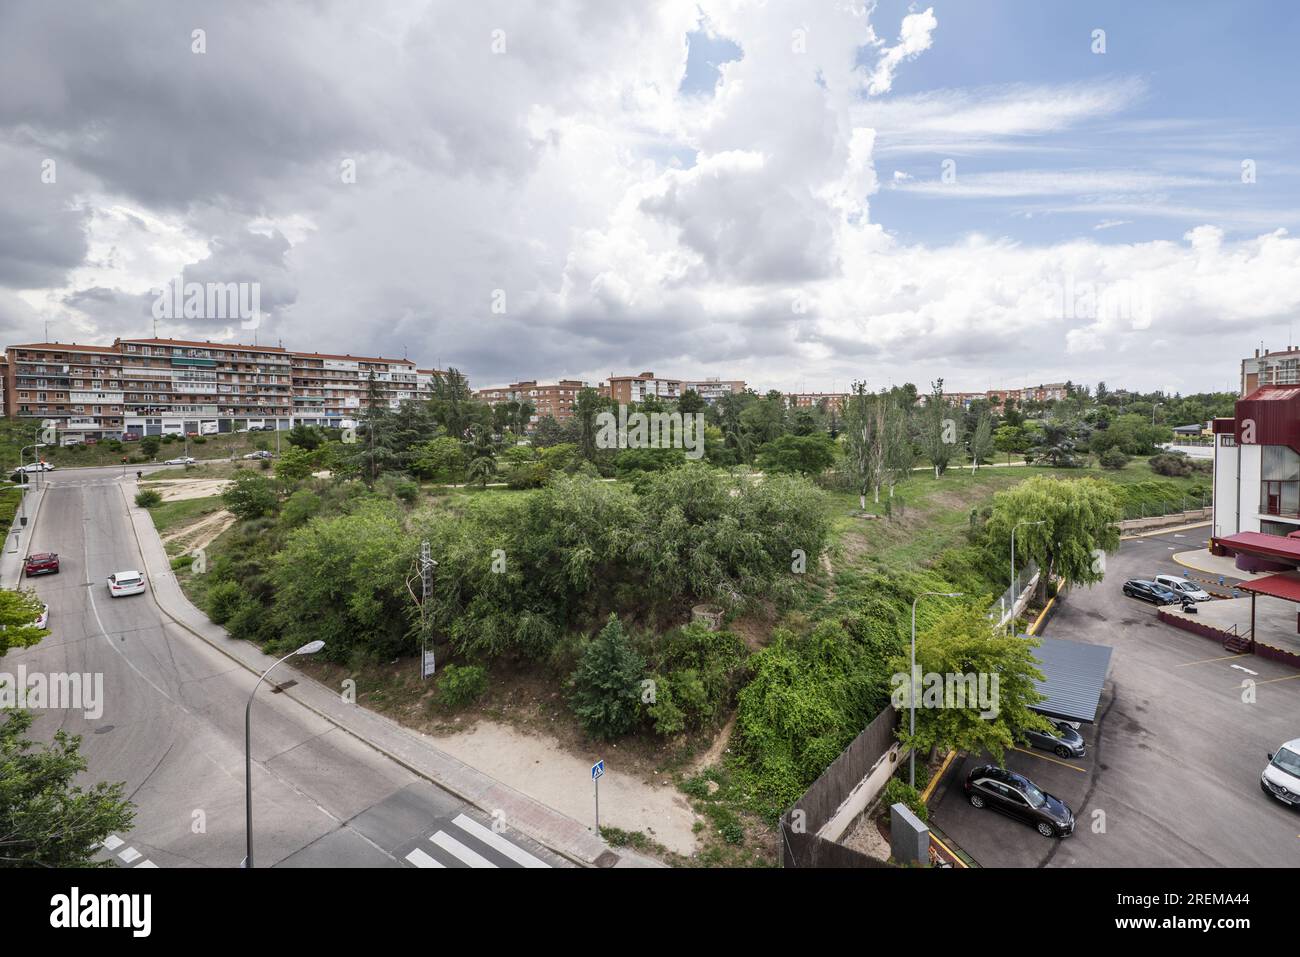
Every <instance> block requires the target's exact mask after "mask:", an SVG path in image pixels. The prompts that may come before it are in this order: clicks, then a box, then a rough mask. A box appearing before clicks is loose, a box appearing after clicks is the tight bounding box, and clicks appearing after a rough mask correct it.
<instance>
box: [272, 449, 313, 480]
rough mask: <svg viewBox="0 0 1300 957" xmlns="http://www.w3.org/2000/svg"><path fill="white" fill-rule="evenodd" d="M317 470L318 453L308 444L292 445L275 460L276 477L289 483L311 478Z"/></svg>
mask: <svg viewBox="0 0 1300 957" xmlns="http://www.w3.org/2000/svg"><path fill="white" fill-rule="evenodd" d="M315 470H316V453H315V452H312V451H309V450H308V449H307V448H306V446H301V445H290V446H289V447H288V448H286V449H285V450H284V451H283V452H281V453H280V457H279V458H278V459H276V460H275V477H276V478H278V479H279V480H280V481H281V482H284V483H286V484H287V485H294V484H296V483H298V482H301V481H302V480H303V479H306V478H310V477H311V473H312V472H314V471H315Z"/></svg>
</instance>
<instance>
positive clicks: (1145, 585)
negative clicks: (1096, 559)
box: [1124, 578, 1183, 605]
mask: <svg viewBox="0 0 1300 957" xmlns="http://www.w3.org/2000/svg"><path fill="white" fill-rule="evenodd" d="M1124 594H1126V595H1128V597H1129V598H1141V599H1142V600H1143V601H1149V602H1151V603H1152V604H1153V605H1177V604H1181V603H1182V600H1183V599H1182V598H1181V597H1179V596H1178V595H1175V594H1174V593H1173V592H1172V591H1170V590H1169V589H1168V588H1166V587H1165V586H1164V585H1157V584H1156V583H1155V582H1153V581H1148V580H1147V579H1145V578H1130V579H1129V580H1128V581H1126V582H1125V583H1124Z"/></svg>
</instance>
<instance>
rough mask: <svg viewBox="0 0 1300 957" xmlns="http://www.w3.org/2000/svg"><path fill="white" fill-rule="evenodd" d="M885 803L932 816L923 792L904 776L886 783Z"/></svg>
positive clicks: (917, 813) (926, 817)
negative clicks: (922, 794)
mask: <svg viewBox="0 0 1300 957" xmlns="http://www.w3.org/2000/svg"><path fill="white" fill-rule="evenodd" d="M903 677H904V679H906V677H907V676H906V675H904V676H903ZM884 804H885V807H886V808H891V807H893V806H894V805H895V804H902V805H903V806H904V807H906V808H907V809H908V810H909V811H911V812H912V813H913V814H915V815H916V816H917V817H919V818H920V819H921V820H922V821H925V820H928V819H929V817H930V809H929V808H928V807H926V806H925V802H924V801H922V800H921V792H919V791H918V790H917V789H916V788H914V787H912V786H911V785H910V784H908V783H907V782H906V781H904V780H903V779H902V778H897V777H895V778H890V779H889V781H888V782H887V783H886V784H885V797H884Z"/></svg>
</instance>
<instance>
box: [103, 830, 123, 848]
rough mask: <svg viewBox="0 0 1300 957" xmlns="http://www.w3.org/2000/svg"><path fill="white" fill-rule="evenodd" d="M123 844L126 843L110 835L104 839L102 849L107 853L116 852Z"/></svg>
mask: <svg viewBox="0 0 1300 957" xmlns="http://www.w3.org/2000/svg"><path fill="white" fill-rule="evenodd" d="M124 843H126V842H125V841H123V840H122V839H121V838H120V837H118V836H117V835H116V834H110V835H108V837H106V838H104V848H105V849H106V850H109V851H116V850H117V849H118V848H119V847H121V846H122V845H123V844H124Z"/></svg>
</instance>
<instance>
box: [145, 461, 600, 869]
mask: <svg viewBox="0 0 1300 957" xmlns="http://www.w3.org/2000/svg"><path fill="white" fill-rule="evenodd" d="M120 488H121V490H122V496H123V498H124V499H126V502H127V514H128V516H129V517H130V518H131V531H132V534H134V535H135V538H136V546H137V547H138V548H139V549H140V556H141V558H142V559H143V561H144V563H145V566H146V568H147V567H148V561H149V560H148V558H147V557H146V556H145V553H144V543H143V542H141V541H140V530H139V529H138V528H137V527H136V523H135V518H134V515H132V513H131V509H132V503H131V501H130V499H129V498H128V497H127V491H126V485H125V483H124V484H122V485H121V486H120ZM151 521H152V519H151ZM164 553H165V550H164ZM168 571H169V572H170V567H169V568H168ZM153 579H154V574H153V573H152V572H150V573H149V580H150V584H152V583H153ZM177 587H178V588H179V587H180V584H179V582H178V583H177ZM149 594H150V597H151V598H152V599H153V602H154V604H155V605H157V606H158V609H159V610H160V611H161V612H162V613H163V614H164V615H166V616H167V618H168V619H170V620H171V621H172V622H173V623H174V624H176V625H177V626H179V627H180V628H183V629H184V630H185V631H188V632H189V633H190V634H192V635H194V637H196V638H198V639H199V640H200V641H202V642H204V643H205V644H207V645H208V646H209V647H210V648H213V649H215V650H216V651H218V652H220V653H221V654H223V655H225V656H226V657H227V658H229V659H230V660H231V661H233V662H234V663H235V664H237V665H239V666H240V667H242V668H243V669H244V670H245V671H247V672H249V673H250V674H253V675H256V674H258V672H257V671H255V670H254V669H253V668H252V667H250V666H249V664H248V662H246V661H244V660H242V659H241V658H239V657H237V656H235V655H233V654H231V653H230V651H228V650H227V649H225V648H223V647H221V645H219V644H217V643H216V642H213V641H212V640H211V639H210V638H208V637H207V636H206V635H204V634H203V633H202V632H199V631H197V630H196V629H194V628H192V627H190V626H189V625H188V624H186V623H185V622H184V621H182V620H181V619H180V618H179V617H178V616H177V615H176V613H174V612H173V611H171V610H170V609H168V608H167V607H166V606H164V605H163V603H162V602H161V601H159V600H158V593H157V590H156V589H155V588H152V587H151V588H150V589H149ZM291 670H292V671H293V672H294V673H295V674H296V675H298V676H299V677H300V678H301V679H302V680H304V681H309V682H311V683H312V684H314V685H316V686H317V687H319V688H321V689H323V690H325V691H327V692H329V693H330V694H333V692H332V691H329V689H328V688H326V687H325V686H324V685H322V684H321V683H320V682H319V681H317V680H316V679H315V678H313V677H312V676H310V675H308V674H305V673H303V672H301V671H298V670H297V669H293V668H292V667H291ZM281 694H283V695H284V696H285V697H286V698H289V699H290V700H292V701H294V702H296V703H297V704H299V705H300V706H301V707H303V708H306V709H307V710H308V711H310V712H311V713H312V714H314V715H316V716H317V717H318V718H321V719H322V720H324V721H326V722H328V723H329V724H331V725H333V726H334V727H336V728H338V729H339V730H340V731H343V732H344V733H346V734H348V735H350V736H351V737H353V738H355V739H356V740H357V741H359V742H361V743H362V744H364V745H365V746H366V747H368V748H370V749H371V750H373V751H375V752H376V753H377V754H381V755H383V756H384V757H386V758H388V759H389V760H390V761H392V762H393V763H394V764H396V765H398V766H399V767H402V768H405V769H406V770H407V771H410V772H411V773H412V774H414V775H415V776H416V777H418V778H420V779H421V780H424V781H428V782H429V783H431V784H433V785H435V786H437V787H439V788H442V789H443V790H444V791H447V792H448V793H449V794H453V795H455V796H456V797H457V798H459V799H460V800H462V801H464V802H465V803H467V804H470V805H472V806H473V807H476V808H479V810H485V811H488V812H489V813H491V811H492V809H491V808H483V807H481V806H480V805H479V804H478V802H477V799H476V798H475V797H472V796H470V795H469V794H466V793H465V792H464V791H462V790H460V789H459V788H458V787H456V786H454V785H451V784H448V783H447V782H445V781H443V780H439V779H437V778H434V777H432V776H431V775H430V774H429V773H428V772H426V771H424V770H421V769H420V768H417V767H415V766H414V765H412V764H410V763H409V762H408V761H406V760H405V759H403V758H401V757H399V756H398V755H396V754H393V753H392V752H391V751H389V750H388V749H386V748H384V747H382V746H381V745H379V744H376V743H375V742H374V741H371V740H370V739H369V738H367V737H364V736H363V735H362V734H361V733H360V732H358V731H356V730H354V729H352V728H349V727H348V726H347V725H345V724H343V723H341V722H340V721H339V720H338V719H337V718H335V717H334V716H332V715H330V714H327V713H326V712H324V711H321V710H320V709H319V708H317V707H315V706H314V705H312V704H311V703H309V702H307V701H304V700H303V699H302V698H300V697H298V696H297V695H294V694H292V693H291V691H289V690H283V691H282V692H281ZM358 707H359V706H358ZM372 713H373V712H372ZM375 717H377V718H383V716H382V715H379V714H375ZM399 727H400V726H399ZM401 731H402V732H403V733H407V734H409V733H410V732H409V731H407V730H406V729H404V728H403V729H401ZM462 763H463V762H462ZM466 767H469V765H466ZM471 770H474V771H475V773H478V774H482V773H483V772H481V771H477V769H473V768H471ZM484 777H489V776H488V775H484ZM491 780H493V781H494V783H495V784H496V785H497V787H503V788H508V787H509V785H506V784H502V783H501V782H499V781H495V779H491ZM511 790H513V789H511ZM516 793H518V794H520V796H521V797H523V798H525V799H527V800H529V801H533V802H534V803H535V804H537V805H538V806H540V807H547V805H544V804H542V803H541V802H540V801H537V800H536V799H535V798H531V797H528V795H526V794H523V793H522V792H516ZM547 809H548V810H552V809H550V808H547ZM552 813H555V814H560V812H558V811H553V810H552ZM516 826H517V825H516ZM518 830H520V831H521V833H524V834H527V835H528V836H529V837H530V838H532V839H533V840H535V841H537V842H538V843H539V844H541V845H542V846H543V847H546V848H547V849H548V850H550V851H553V852H554V853H556V854H558V855H559V856H560V857H563V858H564V859H565V860H567V861H570V862H572V863H574V864H576V865H578V866H579V867H589V868H595V867H598V865H597V864H596V861H595V859H592V860H587V859H586V858H582V857H578V856H576V855H574V854H573V853H572V852H570V851H567V850H561V849H560V848H557V847H553V846H552V845H551V844H549V843H547V842H546V841H544V840H542V839H541V838H539V837H538V836H537V835H536V834H535V833H531V832H529V831H527V830H525V829H523V828H518ZM598 839H599V838H598ZM607 850H608V848H607ZM615 853H617V852H615ZM620 856H622V855H620Z"/></svg>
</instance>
